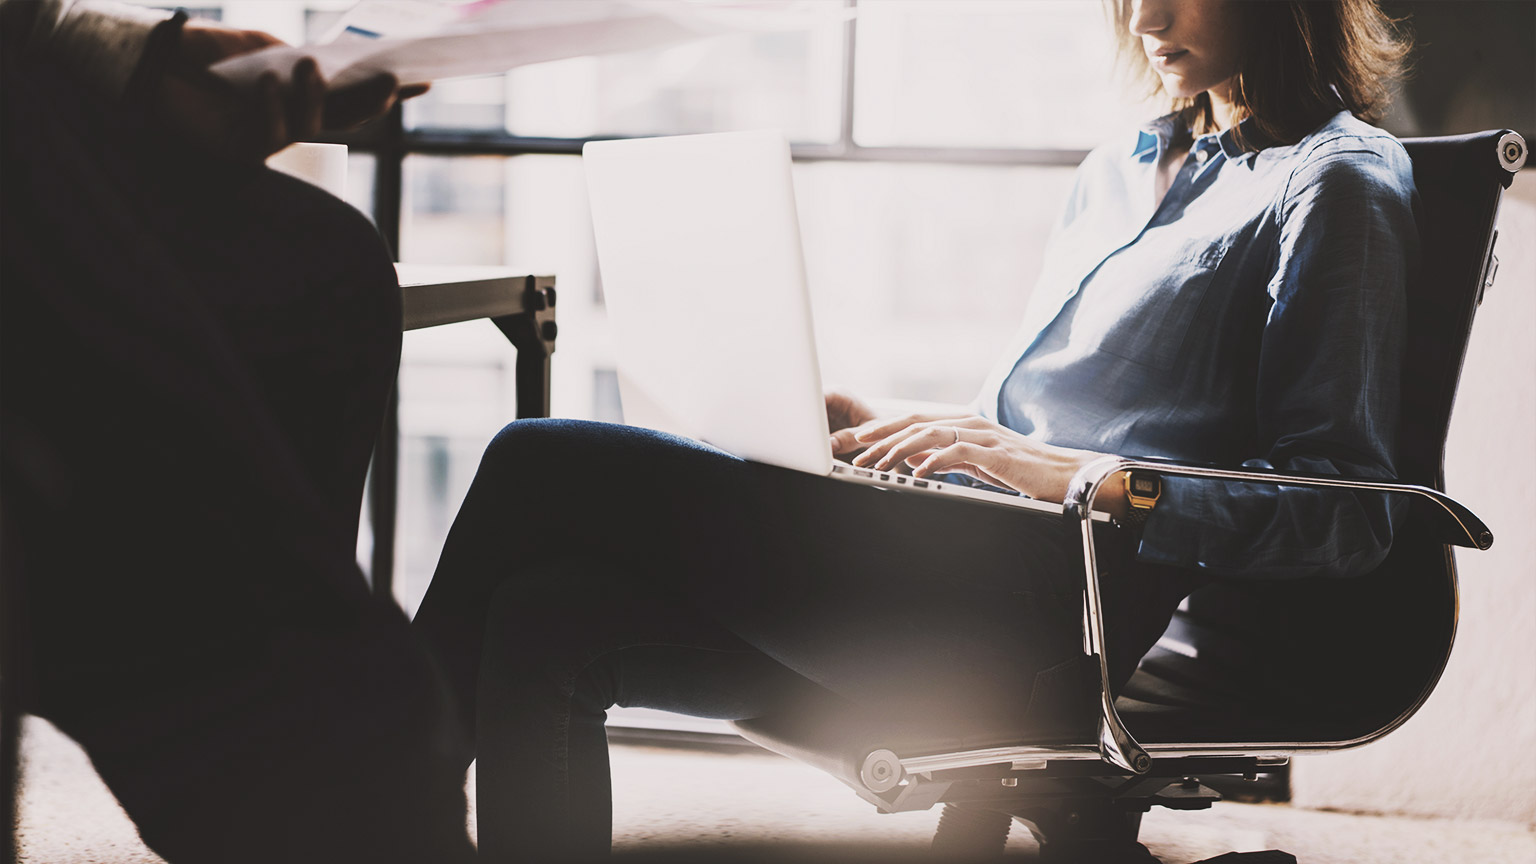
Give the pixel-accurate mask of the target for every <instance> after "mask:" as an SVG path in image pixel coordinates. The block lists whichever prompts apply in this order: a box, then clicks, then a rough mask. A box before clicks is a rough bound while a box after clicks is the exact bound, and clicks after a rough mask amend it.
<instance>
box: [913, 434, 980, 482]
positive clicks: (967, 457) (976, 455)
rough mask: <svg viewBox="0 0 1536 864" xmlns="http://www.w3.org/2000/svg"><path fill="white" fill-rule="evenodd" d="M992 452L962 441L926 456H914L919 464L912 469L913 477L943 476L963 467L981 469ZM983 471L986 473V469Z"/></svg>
mask: <svg viewBox="0 0 1536 864" xmlns="http://www.w3.org/2000/svg"><path fill="white" fill-rule="evenodd" d="M990 450H991V448H990V447H983V446H981V445H980V444H972V443H970V442H968V441H961V442H960V443H959V444H951V445H949V446H947V447H937V448H934V449H933V450H931V451H929V452H928V453H927V454H926V455H924V454H914V456H915V457H916V459H917V464H916V465H914V466H913V468H912V476H913V477H928V476H931V475H933V474H943V473H945V472H948V471H955V470H959V468H960V466H961V465H972V466H976V467H981V464H982V463H983V462H985V461H988V460H987V454H988V452H989V451H990ZM982 470H983V471H985V469H984V468H983V469H982Z"/></svg>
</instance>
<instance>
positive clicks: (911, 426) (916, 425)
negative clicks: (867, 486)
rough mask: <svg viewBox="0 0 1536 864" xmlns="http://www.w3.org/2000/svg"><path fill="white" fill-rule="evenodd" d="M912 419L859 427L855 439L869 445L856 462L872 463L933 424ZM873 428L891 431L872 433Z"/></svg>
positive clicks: (882, 421) (907, 418) (884, 421)
mask: <svg viewBox="0 0 1536 864" xmlns="http://www.w3.org/2000/svg"><path fill="white" fill-rule="evenodd" d="M913 416H916V415H913ZM911 419H912V418H911V417H904V418H902V419H901V420H898V421H886V420H880V421H871V423H868V424H865V425H863V426H859V427H857V428H856V429H855V434H854V440H856V441H858V442H859V443H860V444H866V445H868V447H867V449H866V450H865V451H864V454H863V455H862V456H861V457H860V458H859V459H856V460H854V464H858V465H872V464H874V463H875V462H876V461H878V460H879V459H880V458H881V457H883V456H884V455H885V454H886V453H887V452H889V451H890V450H891V448H893V447H895V446H897V445H898V444H900V443H901V442H902V441H905V440H906V439H907V438H910V437H911V436H913V435H917V434H919V433H922V432H924V431H927V430H928V429H929V428H931V426H932V424H931V423H929V422H926V421H918V422H912V423H909V422H908V421H909V420H911ZM871 428H873V429H876V430H880V429H887V430H889V432H888V434H885V435H875V434H870V429H871ZM946 428H947V427H946Z"/></svg>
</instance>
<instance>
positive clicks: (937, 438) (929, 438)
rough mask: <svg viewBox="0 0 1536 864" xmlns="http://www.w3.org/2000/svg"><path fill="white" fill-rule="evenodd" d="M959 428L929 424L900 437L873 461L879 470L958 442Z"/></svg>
mask: <svg viewBox="0 0 1536 864" xmlns="http://www.w3.org/2000/svg"><path fill="white" fill-rule="evenodd" d="M959 441H960V430H959V427H956V426H929V427H927V428H924V429H922V430H921V431H919V432H915V433H913V434H911V435H908V436H907V437H906V438H904V439H902V440H901V441H900V442H899V443H897V444H896V445H895V446H893V447H891V448H890V449H889V450H887V451H886V453H885V454H884V455H882V456H881V457H880V458H879V460H877V461H876V462H875V467H876V468H879V469H881V470H884V469H886V468H889V467H890V466H892V465H896V464H899V463H901V462H905V461H906V460H908V459H910V458H912V457H913V456H914V455H916V454H918V453H921V452H923V451H925V450H937V449H940V448H943V447H949V446H951V445H953V444H956V443H959Z"/></svg>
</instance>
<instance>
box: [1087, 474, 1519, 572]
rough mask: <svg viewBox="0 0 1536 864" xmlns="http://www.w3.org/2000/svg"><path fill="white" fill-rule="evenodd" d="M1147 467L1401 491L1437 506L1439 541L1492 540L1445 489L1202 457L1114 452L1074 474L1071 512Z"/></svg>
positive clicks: (1433, 523)
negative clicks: (1224, 463) (1113, 480)
mask: <svg viewBox="0 0 1536 864" xmlns="http://www.w3.org/2000/svg"><path fill="white" fill-rule="evenodd" d="M1129 470H1147V471H1154V472H1156V473H1158V474H1165V475H1172V476H1175V477H1208V478H1211V479H1213V480H1238V481H1244V482H1250V483H1268V484H1270V485H1274V486H1315V487H1331V488H1335V489H1359V490H1362V491H1375V492H1400V493H1405V494H1409V495H1413V496H1416V497H1418V498H1419V499H1420V500H1422V501H1424V502H1426V503H1428V504H1432V505H1434V506H1432V507H1427V508H1425V510H1424V511H1423V512H1424V513H1426V514H1428V517H1427V518H1428V519H1429V527H1430V528H1431V529H1432V530H1434V531H1435V532H1436V538H1435V539H1437V540H1439V541H1440V542H1441V543H1446V544H1449V545H1453V546H1466V547H1469V548H1473V549H1487V548H1488V547H1490V546H1492V545H1493V532H1492V531H1490V530H1489V529H1488V526H1487V524H1485V523H1484V522H1483V520H1482V519H1479V518H1478V516H1477V514H1475V513H1473V512H1472V511H1471V510H1470V509H1468V508H1467V507H1466V505H1464V504H1462V503H1461V502H1459V501H1457V500H1456V499H1454V498H1452V497H1451V496H1449V495H1446V494H1445V493H1444V492H1440V491H1439V490H1436V489H1431V488H1429V487H1428V486H1417V485H1413V484H1411V483H1402V482H1399V481H1396V480H1382V479H1379V478H1366V477H1346V476H1343V475H1339V474H1318V473H1312V472H1304V471H1280V470H1277V469H1274V468H1241V469H1227V468H1217V467H1214V466H1212V465H1207V464H1202V463H1199V462H1181V461H1178V460H1174V459H1154V458H1146V457H1140V458H1135V459H1131V458H1124V457H1119V456H1110V457H1106V458H1104V459H1099V460H1095V461H1094V462H1092V463H1090V464H1089V465H1087V466H1086V467H1084V468H1083V470H1081V471H1079V472H1078V473H1077V476H1075V477H1073V478H1072V483H1071V485H1070V486H1069V487H1068V489H1067V495H1066V501H1065V505H1066V509H1067V513H1068V514H1069V515H1072V516H1073V517H1075V518H1082V517H1081V516H1079V515H1078V514H1079V513H1080V512H1081V511H1082V510H1084V509H1088V508H1091V506H1092V502H1093V499H1094V497H1095V496H1096V495H1097V493H1098V489H1099V486H1100V485H1101V484H1102V483H1103V482H1104V481H1105V480H1107V479H1108V478H1109V476H1110V475H1112V474H1115V473H1117V472H1120V471H1129Z"/></svg>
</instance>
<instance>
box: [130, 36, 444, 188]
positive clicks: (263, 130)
mask: <svg viewBox="0 0 1536 864" xmlns="http://www.w3.org/2000/svg"><path fill="white" fill-rule="evenodd" d="M281 44H283V42H282V40H280V39H278V38H277V37H275V36H272V35H271V34H268V33H262V32H260V31H257V30H235V29H232V28H229V27H223V26H220V25H218V24H213V23H210V22H205V21H188V22H187V23H186V25H185V27H184V28H183V29H182V33H181V39H180V41H179V42H178V43H177V46H176V49H175V52H174V55H173V56H172V58H171V61H170V63H169V64H168V65H167V70H166V73H165V75H164V77H163V78H162V79H161V81H160V83H159V86H158V89H157V90H156V92H155V93H154V94H153V95H152V97H151V101H152V110H153V111H154V112H155V114H156V115H157V116H158V117H159V118H160V120H161V121H162V122H164V123H165V124H166V125H167V126H169V127H170V128H172V129H174V130H176V131H177V132H179V133H181V134H183V135H185V136H186V137H187V139H188V140H189V141H192V142H193V143H195V144H197V145H199V146H201V147H203V148H205V149H208V150H210V151H212V152H215V153H217V154H220V155H222V156H224V157H226V158H229V159H233V160H237V161H260V160H262V159H265V158H266V157H268V156H270V155H272V154H273V153H276V152H277V151H278V150H281V149H283V148H284V147H286V146H288V145H289V144H291V143H293V142H294V141H303V140H305V139H308V138H312V137H314V136H315V135H316V134H317V133H319V132H320V131H321V130H345V129H351V128H354V127H356V126H359V125H361V124H363V123H365V122H367V121H369V120H372V119H373V118H375V117H378V116H380V115H382V114H384V113H385V112H387V111H388V110H389V109H390V108H392V107H393V106H394V104H395V103H396V102H397V101H399V100H401V99H409V98H411V97H413V96H419V95H421V94H422V93H425V92H426V91H427V86H428V85H425V84H418V85H413V86H410V87H405V88H401V87H400V86H399V83H398V82H397V81H396V80H395V77H394V76H393V75H389V74H387V73H386V74H381V75H377V76H374V77H373V78H369V79H368V80H366V81H363V82H361V83H359V84H356V85H353V86H351V87H347V88H346V89H344V90H329V89H328V88H327V87H326V85H325V81H324V80H323V79H322V78H321V76H320V71H319V68H318V67H317V66H316V65H315V61H314V60H311V59H309V58H307V57H306V58H304V59H302V60H299V61H298V62H297V63H296V64H294V67H293V75H292V76H291V78H290V80H289V83H287V84H286V85H284V84H282V83H280V82H279V80H278V76H277V75H276V74H273V73H270V72H269V73H267V74H265V75H263V76H261V78H259V79H257V82H256V88H255V91H254V92H253V93H247V92H242V91H240V90H237V89H236V88H234V87H232V86H230V85H229V84H228V83H227V82H225V81H223V80H221V79H219V78H217V77H216V76H214V75H213V74H212V73H210V72H209V71H208V67H209V66H211V65H213V64H214V63H217V62H219V61H220V60H224V59H226V58H229V57H233V56H235V55H237V54H246V53H249V52H251V51H257V50H260V49H262V48H267V47H270V46H273V45H281Z"/></svg>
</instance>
